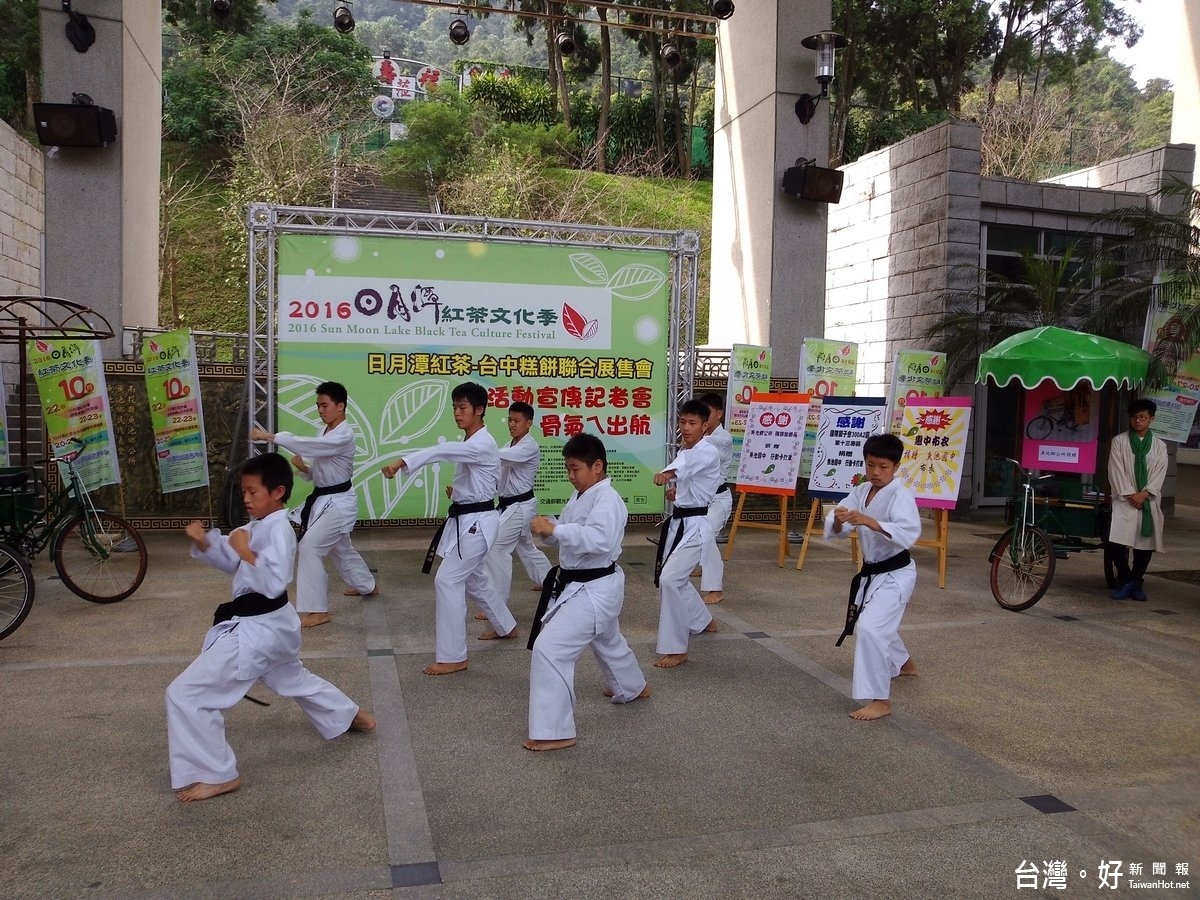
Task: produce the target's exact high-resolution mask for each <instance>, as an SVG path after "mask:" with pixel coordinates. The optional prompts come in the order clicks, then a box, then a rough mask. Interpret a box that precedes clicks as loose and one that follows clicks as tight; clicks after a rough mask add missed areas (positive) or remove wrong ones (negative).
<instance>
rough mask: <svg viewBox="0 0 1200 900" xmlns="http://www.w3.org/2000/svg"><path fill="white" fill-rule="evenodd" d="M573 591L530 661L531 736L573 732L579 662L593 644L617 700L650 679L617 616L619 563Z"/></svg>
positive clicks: (552, 737)
mask: <svg viewBox="0 0 1200 900" xmlns="http://www.w3.org/2000/svg"><path fill="white" fill-rule="evenodd" d="M568 590H574V593H572V594H571V595H570V596H569V597H568V598H567V599H566V600H565V601H564V602H563V604H562V606H561V607H559V609H558V611H557V612H555V613H554V616H553V618H551V619H550V621H549V622H548V623H547V624H546V626H545V627H544V628H542V630H541V633H540V634H538V639H537V641H535V642H534V645H533V656H532V658H531V660H530V662H529V737H530V739H532V740H535V741H556V740H562V739H564V738H573V737H575V663H576V661H577V660H578V659H579V654H581V653H582V652H583V648H584V647H588V646H590V647H591V648H592V653H594V654H595V656H596V662H597V663H599V664H600V671H601V672H603V674H604V680H605V682H606V683H607V684H608V687H609V689H610V690H611V691H612V692H613V697H612V701H613V703H628V702H629V701H631V700H635V699H637V697H638V695H639V694H641V692H642V691H643V690H644V689H645V687H646V678H645V676H643V675H642V670H641V668H640V667H639V666H638V664H637V659H636V657H635V656H634V655H633V650H631V649H630V647H629V644H628V642H626V640H625V638H624V636H623V635H622V634H621V626H620V622H619V620H618V617H619V615H620V613H621V606H622V604H623V602H624V597H625V573H624V572H622V571H621V569H620V568H618V569H617V571H616V572H615V573H614V574H612V575H609V576H607V577H605V578H599V579H597V580H596V581H591V582H587V583H586V584H583V585H568Z"/></svg>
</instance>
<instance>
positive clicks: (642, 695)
mask: <svg viewBox="0 0 1200 900" xmlns="http://www.w3.org/2000/svg"><path fill="white" fill-rule="evenodd" d="M600 693H602V694H603V695H604V696H605V697H611V696H613V689H612V688H605V689H604V690H602V691H601V692H600ZM651 693H652V691H651V690H650V685H646V686H645V687H644V688H642V692H641V693H640V694H638V695H637V696H636V697H634V698H633V700H643V699H645V698H646V697H649V696H650V694H651ZM633 700H627V701H626V702H627V703H632V702H633Z"/></svg>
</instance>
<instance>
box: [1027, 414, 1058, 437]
mask: <svg viewBox="0 0 1200 900" xmlns="http://www.w3.org/2000/svg"><path fill="white" fill-rule="evenodd" d="M1053 430H1054V420H1053V419H1052V418H1050V417H1049V416H1038V417H1037V418H1034V419H1030V420H1029V424H1028V425H1026V426H1025V436H1026V437H1027V438H1031V439H1033V440H1035V441H1042V440H1045V439H1046V438H1048V437H1050V432H1052V431H1053Z"/></svg>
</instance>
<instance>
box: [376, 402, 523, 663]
mask: <svg viewBox="0 0 1200 900" xmlns="http://www.w3.org/2000/svg"><path fill="white" fill-rule="evenodd" d="M450 400H451V403H453V409H454V424H455V425H457V426H458V427H459V428H461V429H462V430H463V440H461V441H446V442H445V443H442V444H438V445H436V446H434V447H430V448H429V449H427V450H411V451H409V452H407V453H405V454H404V457H403V458H401V459H398V460H396V461H395V462H393V463H388V464H387V465H385V466H384V467H383V475H384V477H385V478H395V477H396V473H397V472H399V471H400V470H401V469H404V470H405V471H406V472H408V473H409V474H411V473H413V472H416V471H417V470H418V469H420V468H421V467H422V466H427V465H429V464H431V463H441V462H452V463H454V482H453V484H452V485H451V488H450V499H451V501H452V502H451V504H450V510H449V513H448V518H447V519H446V520H445V521H444V522H443V523H442V526H441V528H439V529H438V533H437V534H436V535H435V536H434V543H432V544H430V548H429V549H430V554H431V555H432V554H433V553H434V552H435V551H436V553H437V555H438V556H440V557H441V558H442V563H441V565H440V566H438V570H437V575H436V576H435V577H434V580H433V589H434V596H435V597H436V604H437V605H436V628H437V638H436V643H435V649H434V663H433V665H431V666H426V667H425V670H424V671H425V674H426V675H450V674H452V673H454V672H462V671H464V670H465V669H466V668H467V621H466V619H467V597H468V595H469V596H470V598H471V599H472V600H474V601H475V602H476V603H477V604H478V605H479V608H480V609H481V610H483V613H484V615H485V616H487V620H488V622H489V623H490V624H491V626H492V631H494V632H495V633H496V636H497V637H499V638H502V639H507V638H515V637H517V636H518V633H517V620H516V619H515V618H513V614H512V613H511V612H509V610H508V602H507V601H508V598H507V597H497V596H494V595H493V594H491V592H490V591H489V590H488V577H487V565H486V562H487V559H486V557H487V552H488V548H489V547H491V546H492V544H493V543H495V541H496V531H497V529H498V527H499V518H500V517H499V514H498V513H497V512H496V504H495V499H494V498H495V496H496V487H497V485H498V484H499V481H500V449H499V448H498V447H497V446H496V441H495V440H494V439H493V438H492V436H491V435H490V434H489V433H488V430H487V428H485V427H484V424H483V414H484V411H485V410H486V409H487V402H488V401H487V389H486V388H484V387H483V386H482V385H478V384H476V383H475V382H473V381H468V382H465V383H463V384H460V385H459V386H458V387H456V388H455V389H454V390H453V392H451V394H450ZM431 562H432V559H431V558H430V557H427V558H426V568H424V569H423V571H425V572H428V571H429V568H428V567H429V565H430V563H431Z"/></svg>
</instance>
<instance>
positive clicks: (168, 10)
mask: <svg viewBox="0 0 1200 900" xmlns="http://www.w3.org/2000/svg"><path fill="white" fill-rule="evenodd" d="M269 2H274V0H269ZM263 18H264V13H263V9H262V6H261V5H260V4H259V2H258V0H230V4H229V13H228V15H226V16H225V18H223V19H219V18H217V17H216V16H214V15H213V12H212V0H163V20H164V21H166V23H167V24H168V25H173V26H175V27H176V28H178V29H179V31H180V32H181V33H182V34H183V35H184V36H185V39H186V40H188V41H190V42H196V43H201V44H206V43H209V42H210V41H212V40H214V39H215V38H217V37H218V36H220V35H222V34H249V33H250V32H251V31H252V30H253V29H254V27H255V26H256V25H258V24H259V23H261V22H262V21H263Z"/></svg>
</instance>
